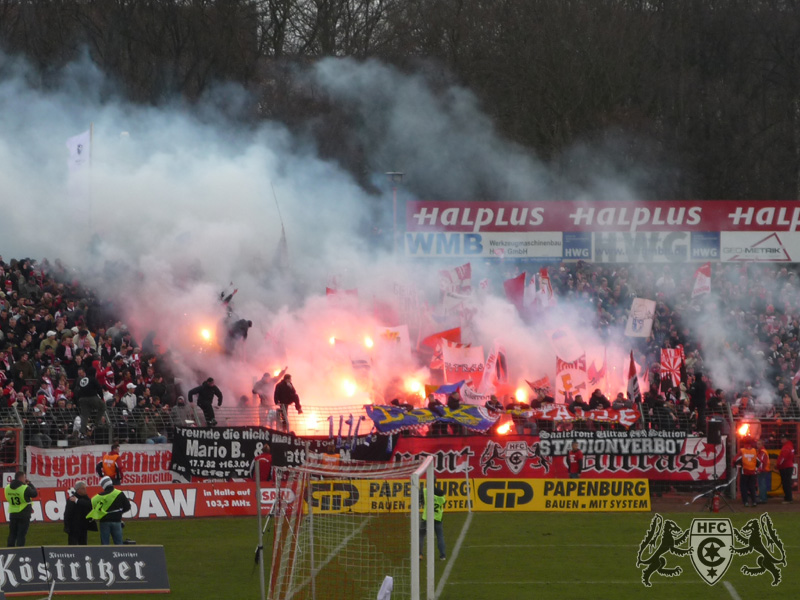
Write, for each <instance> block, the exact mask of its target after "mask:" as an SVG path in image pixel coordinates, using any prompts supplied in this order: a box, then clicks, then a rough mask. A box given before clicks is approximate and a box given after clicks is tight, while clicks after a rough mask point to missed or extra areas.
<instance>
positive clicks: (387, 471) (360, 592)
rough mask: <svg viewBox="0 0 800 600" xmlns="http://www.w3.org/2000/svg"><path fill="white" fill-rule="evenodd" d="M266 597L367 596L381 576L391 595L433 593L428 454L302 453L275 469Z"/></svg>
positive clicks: (414, 597)
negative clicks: (348, 457)
mask: <svg viewBox="0 0 800 600" xmlns="http://www.w3.org/2000/svg"><path fill="white" fill-rule="evenodd" d="M276 484H277V486H278V489H277V490H276V491H277V494H276V497H275V506H274V508H273V510H272V513H271V519H272V524H273V530H274V540H273V545H272V566H271V569H270V582H269V588H268V594H267V598H269V599H270V600H334V599H335V600H339V599H341V598H347V600H359V599H362V598H363V599H364V600H375V598H377V595H378V591H379V590H380V588H381V585H382V583H383V581H384V578H385V577H386V576H390V577H392V579H393V583H394V585H393V591H392V598H393V600H395V599H411V600H421V598H422V597H425V598H428V599H430V600H432V599H433V593H434V562H433V557H434V554H433V547H434V546H433V542H434V539H433V538H434V531H433V520H432V519H430V520H428V521H422V522H421V521H420V519H421V518H422V515H421V512H420V511H421V510H422V509H423V508H424V498H423V497H422V494H421V490H423V489H424V490H425V492H426V493H427V496H428V498H427V502H428V506H431V507H432V506H433V489H434V470H433V458H431V457H425V458H424V459H422V460H414V461H404V462H364V461H344V460H341V459H339V458H338V457H334V456H329V455H317V454H310V455H307V456H306V461H305V463H304V464H303V465H302V466H299V467H293V468H282V469H276ZM421 523H423V525H424V526H426V527H427V528H428V529H427V535H426V538H427V552H425V553H424V554H426V555H427V564H426V567H427V568H426V572H427V582H426V586H425V588H426V589H425V591H426V594H425V596H421V595H420V573H421V571H422V568H421V564H420V563H421V561H420V554H422V553H421V552H420V547H419V538H420V526H421Z"/></svg>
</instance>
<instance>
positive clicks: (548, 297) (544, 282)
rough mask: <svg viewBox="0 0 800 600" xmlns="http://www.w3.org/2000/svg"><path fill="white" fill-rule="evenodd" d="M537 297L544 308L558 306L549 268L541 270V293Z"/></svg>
mask: <svg viewBox="0 0 800 600" xmlns="http://www.w3.org/2000/svg"><path fill="white" fill-rule="evenodd" d="M537 297H538V299H539V304H540V305H541V307H542V308H549V307H551V306H555V305H556V297H555V295H554V294H553V285H552V284H551V283H550V274H549V273H548V272H547V267H542V268H541V269H539V291H538V293H537Z"/></svg>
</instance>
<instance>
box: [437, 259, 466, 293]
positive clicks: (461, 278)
mask: <svg viewBox="0 0 800 600" xmlns="http://www.w3.org/2000/svg"><path fill="white" fill-rule="evenodd" d="M439 287H440V289H441V290H442V292H443V293H444V292H452V293H455V294H467V293H469V292H471V291H472V265H471V264H470V263H466V264H463V265H461V266H460V267H456V268H455V269H446V270H442V271H439Z"/></svg>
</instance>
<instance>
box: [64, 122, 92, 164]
mask: <svg viewBox="0 0 800 600" xmlns="http://www.w3.org/2000/svg"><path fill="white" fill-rule="evenodd" d="M67 150H69V160H67V166H68V167H69V170H70V173H75V172H77V171H80V170H82V169H84V168H85V167H87V166H88V165H89V162H90V157H91V154H92V136H91V133H90V130H89V129H87V130H86V131H84V132H83V133H79V134H78V135H74V136H72V137H71V138H69V139H68V140H67Z"/></svg>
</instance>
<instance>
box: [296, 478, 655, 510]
mask: <svg viewBox="0 0 800 600" xmlns="http://www.w3.org/2000/svg"><path fill="white" fill-rule="evenodd" d="M437 485H439V486H441V487H442V488H444V492H445V497H446V498H447V503H446V504H445V512H461V511H466V510H468V509H469V506H470V503H471V504H472V509H473V510H475V511H509V510H519V511H559V512H582V511H649V510H650V486H649V482H648V481H647V479H473V480H470V482H469V488H468V486H467V482H466V480H464V479H439V480H438V481H437ZM311 502H312V505H313V508H314V513H315V514H320V513H322V514H324V513H375V512H378V513H390V512H408V511H409V510H411V484H410V482H409V481H408V480H392V479H388V480H375V481H367V480H361V481H353V480H341V481H324V482H322V481H312V482H311Z"/></svg>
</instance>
